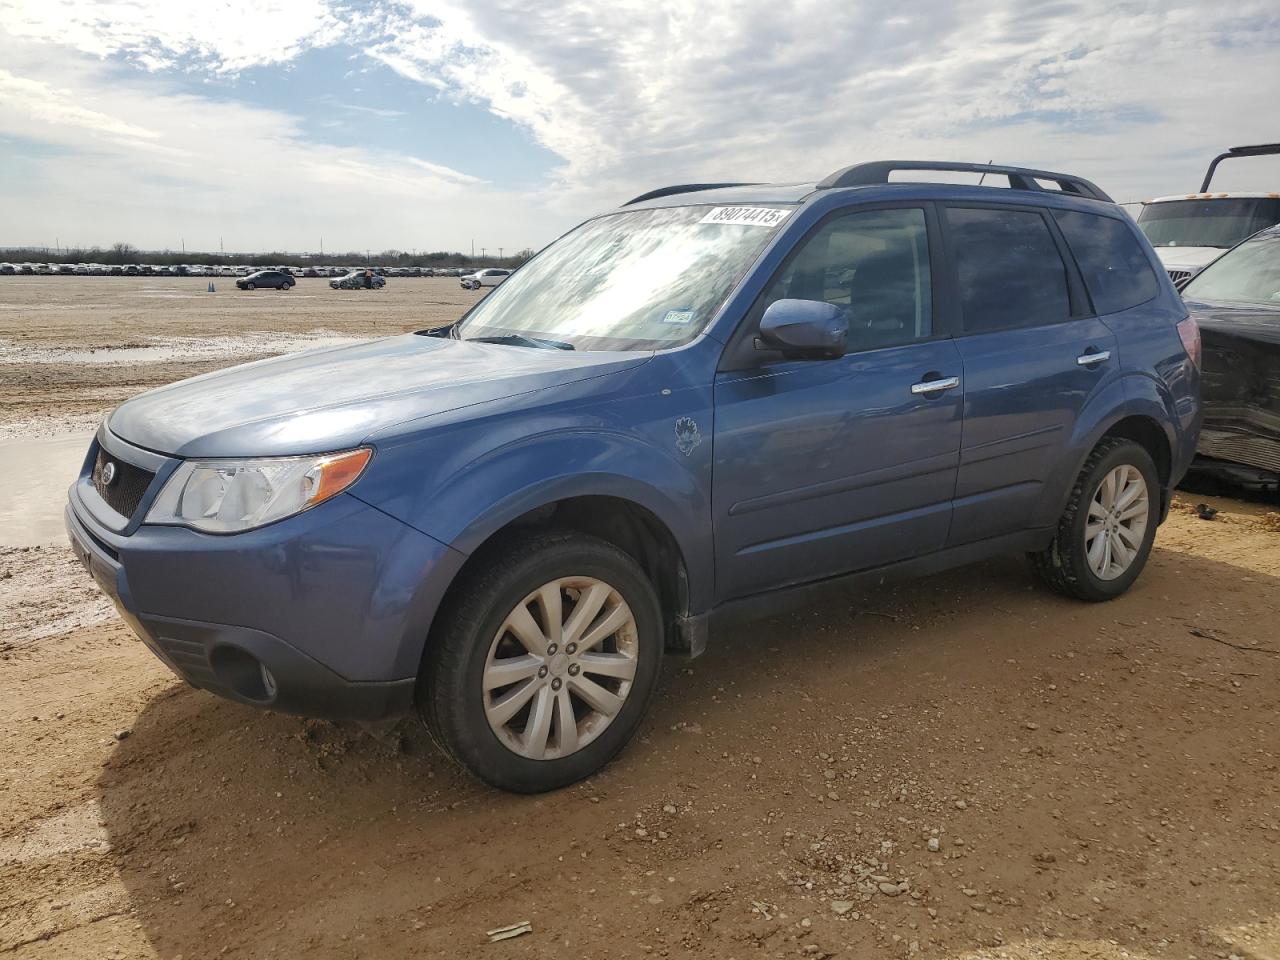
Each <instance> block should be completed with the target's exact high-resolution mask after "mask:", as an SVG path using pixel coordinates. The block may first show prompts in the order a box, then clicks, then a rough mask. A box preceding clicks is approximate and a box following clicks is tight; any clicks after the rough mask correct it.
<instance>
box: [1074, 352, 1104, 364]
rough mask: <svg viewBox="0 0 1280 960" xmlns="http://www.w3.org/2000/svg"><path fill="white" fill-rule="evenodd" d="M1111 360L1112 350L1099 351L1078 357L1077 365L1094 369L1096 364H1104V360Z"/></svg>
mask: <svg viewBox="0 0 1280 960" xmlns="http://www.w3.org/2000/svg"><path fill="white" fill-rule="evenodd" d="M1110 359H1111V351H1110V350H1099V351H1098V352H1097V353H1082V354H1080V356H1078V357H1076V363H1078V364H1080V366H1082V367H1092V366H1093V365H1094V364H1095V363H1102V361H1103V360H1110Z"/></svg>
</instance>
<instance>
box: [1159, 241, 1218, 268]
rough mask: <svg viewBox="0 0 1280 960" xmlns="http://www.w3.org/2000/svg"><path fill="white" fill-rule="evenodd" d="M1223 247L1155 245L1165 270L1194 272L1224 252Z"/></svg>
mask: <svg viewBox="0 0 1280 960" xmlns="http://www.w3.org/2000/svg"><path fill="white" fill-rule="evenodd" d="M1226 252H1227V251H1226V248H1225V247H1156V256H1158V257H1159V258H1160V262H1161V263H1163V264H1164V268H1165V269H1166V270H1190V271H1192V272H1195V271H1196V270H1199V269H1200V268H1201V267H1203V266H1204V265H1205V264H1207V263H1209V262H1210V261H1211V260H1217V259H1218V258H1219V257H1220V256H1222V255H1223V254H1224V253H1226Z"/></svg>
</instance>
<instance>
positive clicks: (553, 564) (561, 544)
mask: <svg viewBox="0 0 1280 960" xmlns="http://www.w3.org/2000/svg"><path fill="white" fill-rule="evenodd" d="M481 559H482V562H483V563H484V565H483V566H482V567H481V568H480V570H479V571H478V572H477V573H476V574H475V575H474V576H472V577H471V579H470V580H469V581H468V582H466V583H465V584H463V585H462V586H461V587H460V590H459V593H458V594H457V595H456V596H455V597H454V598H453V600H452V602H451V603H450V604H449V605H448V607H447V609H446V610H445V611H444V612H443V613H442V620H441V623H440V629H439V630H437V631H433V647H432V648H431V649H430V650H429V651H428V654H427V658H426V662H425V663H424V670H423V675H422V678H421V681H420V685H419V691H418V707H419V711H420V713H421V714H422V717H423V719H424V720H425V721H426V722H427V724H428V726H429V727H430V728H431V729H432V731H433V732H434V733H435V735H436V736H437V738H438V739H439V740H440V741H441V744H442V746H444V748H445V749H446V750H447V751H448V752H449V753H450V754H452V755H453V757H454V758H455V759H457V760H458V761H460V762H461V763H462V764H464V765H465V766H466V767H468V768H469V769H470V770H471V771H472V772H473V773H475V774H476V776H478V777H480V778H481V779H482V780H485V781H487V782H488V783H491V784H493V785H494V786H496V787H501V788H503V789H505V790H514V791H518V792H521V793H537V792H541V791H544V790H554V789H556V788H557V787H563V786H566V785H567V784H570V783H574V782H575V781H577V780H581V779H582V778H583V777H586V776H589V775H590V774H592V773H594V772H595V771H596V770H598V769H600V768H601V767H602V766H604V765H605V764H606V763H608V762H609V761H610V760H611V759H613V757H614V756H615V755H616V754H617V753H618V752H619V751H620V750H621V749H622V748H623V747H624V746H625V745H626V743H627V741H628V740H630V739H631V736H632V734H633V733H634V732H635V730H636V727H637V726H638V725H639V723H640V720H641V718H642V717H643V715H644V711H645V708H646V707H647V705H648V702H649V699H650V698H651V696H652V695H653V690H654V686H655V684H656V683H657V678H658V669H659V666H660V664H661V660H662V617H661V612H660V609H659V605H658V599H657V595H656V593H655V592H654V589H653V586H652V584H650V582H649V580H648V578H647V577H646V576H645V575H644V572H643V571H642V570H641V569H640V568H639V566H638V565H637V564H636V562H635V561H634V560H633V559H632V558H631V557H630V556H628V555H627V554H626V553H624V552H622V551H621V550H619V549H618V548H617V547H615V546H613V545H612V544H610V543H607V542H605V541H603V540H599V539H597V538H595V537H589V536H585V535H581V534H571V533H553V534H542V535H539V536H535V537H530V538H528V539H526V540H522V541H519V542H517V543H514V544H511V543H508V544H506V545H504V548H503V549H502V550H501V551H500V552H498V551H493V552H491V553H490V554H489V556H488V557H487V558H481Z"/></svg>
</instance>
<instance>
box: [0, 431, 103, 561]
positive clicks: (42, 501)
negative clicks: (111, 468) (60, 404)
mask: <svg viewBox="0 0 1280 960" xmlns="http://www.w3.org/2000/svg"><path fill="white" fill-rule="evenodd" d="M92 440H93V434H91V433H90V434H79V435H76V436H69V437H56V438H50V439H44V440H0V476H3V477H4V478H5V482H4V485H3V486H0V547H37V546H40V545H42V544H48V543H60V542H62V541H63V540H64V539H65V538H66V533H65V532H64V531H63V528H62V508H63V506H64V505H65V504H66V502H67V488H68V487H70V486H71V482H72V481H73V480H75V478H76V475H77V474H78V473H79V472H80V465H81V464H82V463H84V457H85V454H86V453H87V452H88V450H89V444H90V442H91V441H92Z"/></svg>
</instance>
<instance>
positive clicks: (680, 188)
mask: <svg viewBox="0 0 1280 960" xmlns="http://www.w3.org/2000/svg"><path fill="white" fill-rule="evenodd" d="M754 186H758V183H757V182H755V181H752V182H740V183H677V184H676V185H675V186H671V187H659V188H658V189H657V190H650V191H649V192H648V193H642V194H640V196H638V197H635V198H634V199H632V200H628V201H627V202H626V203H624V204H623V206H624V207H629V206H631V205H632V204H633V203H642V202H644V201H645V200H657V199H658V198H659V197H669V196H671V195H673V194H676V193H694V192H695V191H698V190H722V189H724V188H725V187H754Z"/></svg>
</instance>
